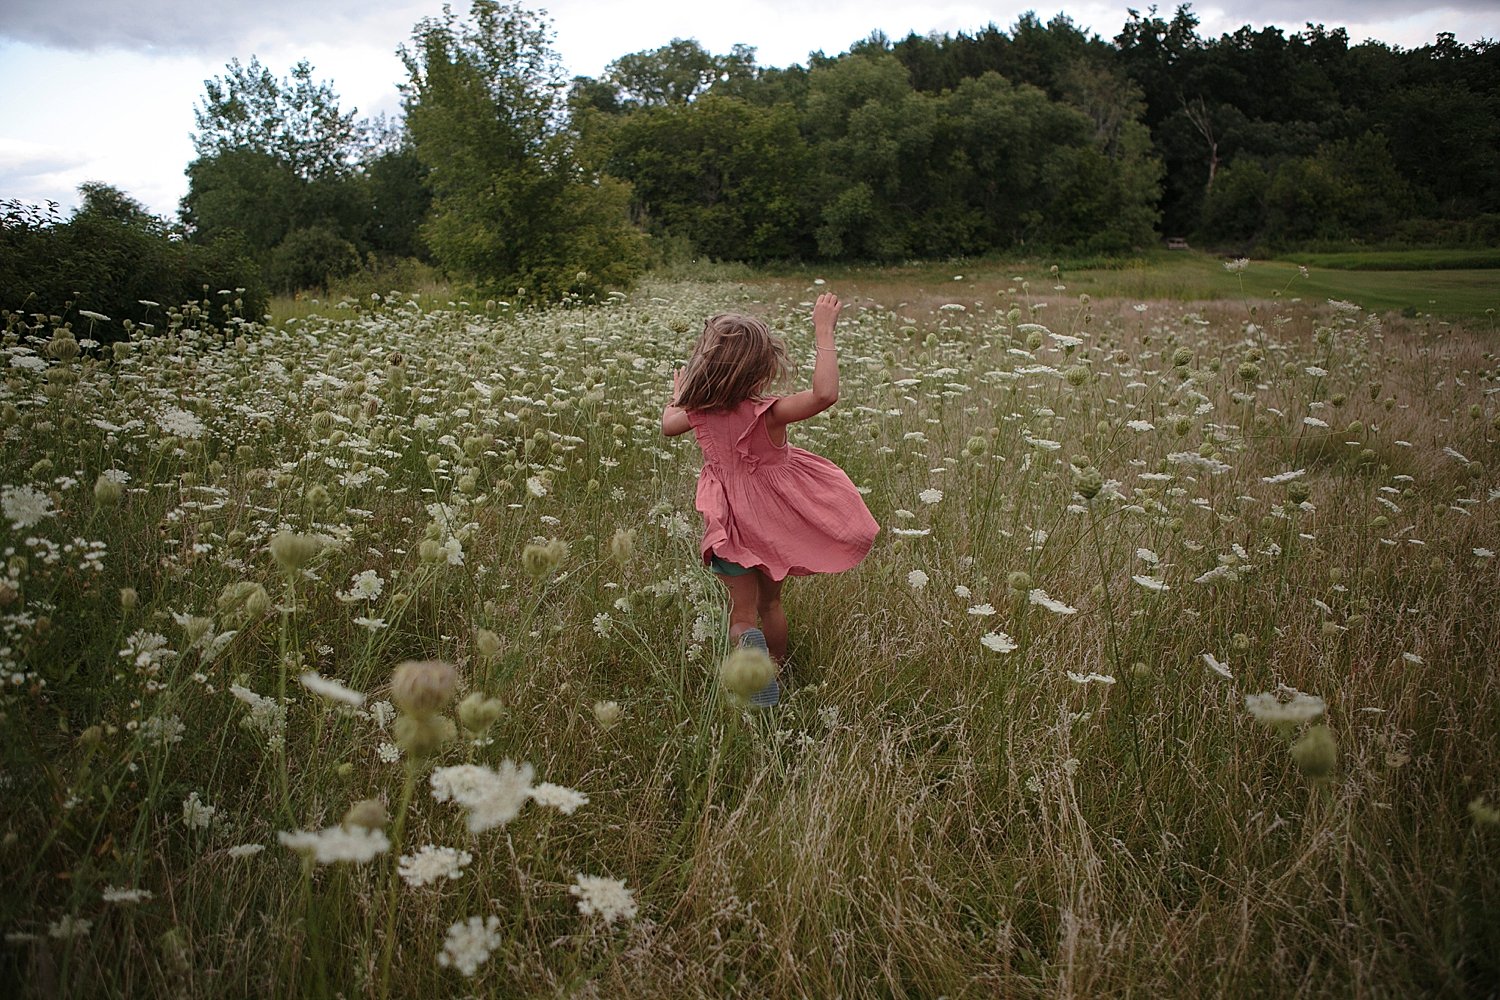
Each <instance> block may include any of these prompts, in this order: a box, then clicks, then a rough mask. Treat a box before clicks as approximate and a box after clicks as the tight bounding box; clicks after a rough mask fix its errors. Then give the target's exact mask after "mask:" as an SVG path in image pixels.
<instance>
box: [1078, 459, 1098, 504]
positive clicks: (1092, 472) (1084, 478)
mask: <svg viewBox="0 0 1500 1000" xmlns="http://www.w3.org/2000/svg"><path fill="white" fill-rule="evenodd" d="M1073 488H1074V489H1075V490H1077V491H1078V492H1079V494H1080V495H1081V496H1082V497H1083V498H1084V499H1085V500H1092V499H1094V497H1096V496H1098V495H1099V491H1100V490H1101V489H1103V488H1104V477H1103V476H1101V475H1100V474H1099V470H1098V469H1096V468H1094V467H1093V466H1092V465H1091V466H1088V467H1087V468H1083V469H1079V470H1078V473H1077V475H1076V476H1075V477H1074V479H1073Z"/></svg>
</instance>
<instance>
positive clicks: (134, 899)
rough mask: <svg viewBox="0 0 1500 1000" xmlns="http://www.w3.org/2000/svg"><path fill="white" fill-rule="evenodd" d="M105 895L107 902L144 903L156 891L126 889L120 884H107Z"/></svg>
mask: <svg viewBox="0 0 1500 1000" xmlns="http://www.w3.org/2000/svg"><path fill="white" fill-rule="evenodd" d="M103 895H104V901H105V902H106V903H144V902H145V901H146V900H148V899H150V898H152V897H153V896H154V895H155V893H153V892H152V891H151V890H150V889H126V888H123V887H122V886H118V885H107V886H105V887H104V894H103Z"/></svg>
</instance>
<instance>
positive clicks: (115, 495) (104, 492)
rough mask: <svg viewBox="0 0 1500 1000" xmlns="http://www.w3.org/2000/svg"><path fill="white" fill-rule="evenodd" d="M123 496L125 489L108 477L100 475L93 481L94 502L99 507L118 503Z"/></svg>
mask: <svg viewBox="0 0 1500 1000" xmlns="http://www.w3.org/2000/svg"><path fill="white" fill-rule="evenodd" d="M124 495H125V487H123V486H121V485H120V484H119V483H117V482H115V481H114V480H113V479H111V478H109V477H108V476H105V475H101V476H100V477H99V478H98V479H96V480H94V500H95V502H96V503H98V504H99V505H100V506H105V505H108V504H116V503H119V502H120V497H122V496H124Z"/></svg>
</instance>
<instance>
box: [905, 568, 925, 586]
mask: <svg viewBox="0 0 1500 1000" xmlns="http://www.w3.org/2000/svg"><path fill="white" fill-rule="evenodd" d="M906 585H907V586H908V587H910V588H911V589H912V590H921V589H922V588H923V587H925V586H927V574H926V573H923V572H922V571H921V570H919V569H914V570H912V571H911V572H910V573H908V574H906Z"/></svg>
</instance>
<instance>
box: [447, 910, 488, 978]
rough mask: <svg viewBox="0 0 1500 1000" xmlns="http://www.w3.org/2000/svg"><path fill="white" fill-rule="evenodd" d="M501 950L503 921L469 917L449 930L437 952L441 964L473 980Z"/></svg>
mask: <svg viewBox="0 0 1500 1000" xmlns="http://www.w3.org/2000/svg"><path fill="white" fill-rule="evenodd" d="M498 947H500V918H499V917H493V916H491V917H482V918H481V917H470V918H469V919H468V920H467V921H461V922H459V923H456V924H454V925H453V926H451V927H449V928H448V938H447V940H445V941H444V942H443V950H442V951H440V952H438V957H437V960H438V965H441V966H443V967H444V968H448V969H457V970H458V971H459V972H461V973H463V974H464V975H465V976H469V977H472V976H473V975H474V973H476V972H478V971H479V967H480V966H481V965H483V964H484V963H485V962H488V961H489V960H490V954H491V953H492V952H493V951H494V950H495V949H496V948H498Z"/></svg>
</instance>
